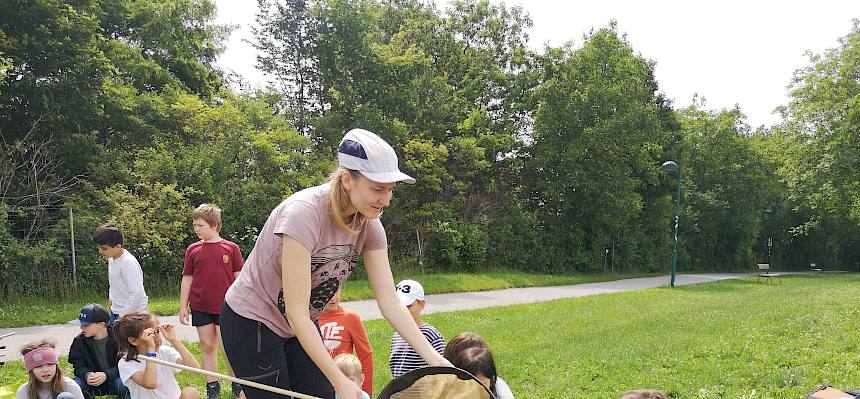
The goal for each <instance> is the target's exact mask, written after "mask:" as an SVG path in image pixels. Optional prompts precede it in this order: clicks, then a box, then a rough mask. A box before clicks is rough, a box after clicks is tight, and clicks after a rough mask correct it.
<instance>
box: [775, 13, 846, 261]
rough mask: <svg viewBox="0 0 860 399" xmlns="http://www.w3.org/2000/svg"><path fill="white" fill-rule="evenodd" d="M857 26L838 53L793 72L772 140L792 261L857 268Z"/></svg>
mask: <svg viewBox="0 0 860 399" xmlns="http://www.w3.org/2000/svg"><path fill="white" fill-rule="evenodd" d="M858 68H860V21H857V20H855V21H854V27H853V28H852V30H851V32H850V33H849V34H848V35H847V36H845V37H844V38H842V39H840V45H839V47H837V48H833V49H830V50H828V51H826V52H824V53H823V54H816V55H811V56H810V65H808V66H806V67H804V68H801V69H799V70H797V71H796V72H795V76H794V79H793V82H792V85H791V87H790V92H789V94H790V96H791V101H790V102H789V104H788V105H787V106H785V107H782V109H781V111H782V114H783V118H784V122H783V123H782V124H781V125H780V126H778V127H777V128H776V129H774V132H773V133H774V134H773V135H772V136H771V137H770V139H771V140H772V141H773V142H774V145H780V144H781V145H782V149H783V151H782V154H784V155H783V157H782V158H783V162H782V167H781V168H780V177H781V179H782V181H783V182H784V184H785V186H786V187H787V188H788V190H787V192H786V196H785V202H787V203H788V204H790V206H792V207H793V212H792V213H791V214H787V215H785V216H786V217H785V219H787V220H785V222H786V223H785V224H787V225H788V227H789V231H790V233H791V237H790V238H791V240H792V241H793V243H797V244H799V246H798V247H796V250H791V249H790V251H791V256H790V257H788V258H791V259H793V260H795V261H800V262H803V263H805V264H808V263H809V262H816V263H817V264H819V265H827V267H834V266H835V265H845V266H850V267H851V268H852V269H855V270H856V269H858V268H860V252H858V246H860V242H858V238H857V237H860V234H858V233H860V178H858V174H857V170H858V167H860V155H858V154H860V138H858V136H857V127H858V126H860V100H858V99H860V83H858V80H857V69H858Z"/></svg>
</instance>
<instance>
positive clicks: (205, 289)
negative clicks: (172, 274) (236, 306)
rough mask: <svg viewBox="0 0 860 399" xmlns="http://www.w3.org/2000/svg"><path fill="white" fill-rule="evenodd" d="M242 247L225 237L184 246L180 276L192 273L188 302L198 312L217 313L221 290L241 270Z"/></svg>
mask: <svg viewBox="0 0 860 399" xmlns="http://www.w3.org/2000/svg"><path fill="white" fill-rule="evenodd" d="M244 264H245V263H244V262H243V261H242V251H240V250H239V246H238V245H236V244H234V243H233V242H231V241H228V240H221V241H218V242H203V241H198V242H195V243H194V244H191V245H189V246H188V249H187V250H185V265H184V266H183V268H182V275H183V276H192V277H194V279H193V280H192V281H191V294H190V296H189V298H188V304H189V305H190V306H191V309H192V310H196V311H198V312H204V313H211V314H221V305H223V304H224V294H226V293H227V289H228V288H230V284H233V281H234V280H235V277H234V276H235V274H234V273H236V272H238V271H240V270H242V266H243V265H244Z"/></svg>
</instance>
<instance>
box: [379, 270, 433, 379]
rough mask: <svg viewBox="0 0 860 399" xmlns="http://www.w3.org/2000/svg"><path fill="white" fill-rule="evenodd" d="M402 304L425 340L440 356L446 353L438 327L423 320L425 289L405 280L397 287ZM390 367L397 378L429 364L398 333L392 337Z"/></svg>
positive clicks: (415, 282)
mask: <svg viewBox="0 0 860 399" xmlns="http://www.w3.org/2000/svg"><path fill="white" fill-rule="evenodd" d="M395 289H396V290H397V297H398V298H400V302H402V303H403V304H404V305H406V309H408V310H409V313H410V314H411V315H412V319H413V320H414V321H415V324H416V325H417V326H418V329H419V330H420V331H421V333H422V334H424V338H427V341H428V342H430V345H431V346H433V349H435V350H436V352H439V354H440V355H441V354H443V352H444V351H445V339H444V338H442V333H440V332H439V330H437V329H436V327H433V326H431V325H430V324H428V323H426V322H424V321H423V320H421V312H422V311H423V310H424V305H425V304H426V302H425V301H424V287H422V286H421V284H420V283H419V282H417V281H415V280H403V281H401V282H400V283H398V284H397V286H396V287H395ZM388 365H389V367H390V368H391V377H393V378H397V377H400V376H401V375H403V374H405V373H407V372H410V371H412V370H415V369H418V368H421V367H427V362H425V361H424V359H422V358H421V356H419V355H418V352H416V351H415V350H414V349H412V346H410V345H409V343H408V342H406V341H405V340H404V339H403V338H402V337H400V334H398V333H397V332H395V333H394V335H393V336H391V355H390V356H389V357H388Z"/></svg>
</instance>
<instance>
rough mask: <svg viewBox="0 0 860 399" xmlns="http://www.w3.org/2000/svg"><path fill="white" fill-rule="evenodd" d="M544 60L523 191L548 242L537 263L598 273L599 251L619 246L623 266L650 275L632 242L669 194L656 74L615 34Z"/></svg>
mask: <svg viewBox="0 0 860 399" xmlns="http://www.w3.org/2000/svg"><path fill="white" fill-rule="evenodd" d="M544 59H545V61H544V62H545V66H544V70H545V74H546V78H545V83H543V85H542V87H540V89H539V92H538V94H537V98H538V101H539V107H538V109H537V112H536V114H535V123H534V131H533V134H532V139H533V143H532V145H531V146H530V147H529V148H528V149H527V153H526V159H525V161H526V173H527V175H528V177H527V180H526V181H525V182H524V185H525V187H528V189H529V193H528V194H529V195H530V198H529V200H530V205H531V207H532V208H533V209H535V210H536V211H537V212H538V215H539V219H540V221H539V223H540V225H539V228H540V229H542V231H543V232H544V234H545V237H547V238H546V240H545V242H546V243H547V247H548V248H545V249H544V251H543V252H544V253H545V254H546V259H543V260H542V261H543V262H546V263H548V264H558V263H559V260H560V259H567V261H566V262H562V263H565V264H566V265H565V266H564V267H565V268H575V269H578V270H593V269H597V268H600V267H602V264H603V262H604V261H603V259H604V257H605V256H606V249H607V248H609V247H610V246H613V243H616V241H619V238H620V237H626V238H625V239H624V242H623V243H622V244H625V245H623V246H622V247H621V248H623V249H625V250H626V252H625V253H623V254H622V256H620V258H622V259H626V260H627V261H628V262H630V263H632V264H636V263H637V262H643V261H650V262H651V264H652V265H653V263H654V262H655V261H656V259H654V258H651V259H647V258H646V259H643V258H642V255H641V254H637V252H639V251H638V249H637V248H636V247H635V245H634V244H635V242H636V240H630V237H636V236H637V234H635V232H636V231H637V230H639V229H643V228H644V226H643V225H642V223H649V221H647V220H642V219H640V216H641V215H642V212H643V210H644V209H648V208H649V207H650V205H649V202H650V201H652V200H661V199H660V198H661V197H664V196H666V194H668V190H666V189H663V190H658V187H657V186H659V185H660V180H661V179H660V177H659V173H660V171H659V162H660V160H661V159H660V158H661V156H662V153H663V148H664V147H663V143H665V142H667V141H669V138H670V137H671V129H672V128H673V126H672V125H671V124H669V123H668V122H669V121H667V120H665V118H663V117H662V115H664V114H666V113H667V111H666V110H665V109H664V108H668V103H667V102H666V101H665V100H663V99H662V97H661V96H660V95H659V94H658V93H657V83H656V81H655V80H654V74H653V65H652V64H651V63H650V62H649V61H647V60H645V59H643V58H641V57H639V56H636V55H635V54H634V53H633V49H632V48H631V47H630V45H629V44H628V43H627V42H626V41H625V40H624V39H623V38H622V37H620V36H619V35H618V33H617V32H616V31H615V27H614V24H613V25H610V27H608V28H603V29H600V30H598V31H596V32H594V33H592V34H591V35H589V36H588V37H587V39H586V42H585V44H584V45H583V47H582V48H581V49H578V50H576V51H572V50H570V49H569V48H568V49H549V50H548V51H547V54H546V55H545V57H544ZM667 188H668V187H667ZM664 190H665V191H664ZM646 193H648V194H647V195H646ZM652 223H653V222H652ZM646 239H647V238H646ZM652 239H654V240H660V242H665V240H663V239H661V238H660V237H659V236H658V237H653V238H652ZM616 244H617V243H616ZM615 246H616V247H617V245H615ZM547 249H549V250H547ZM648 266H649V265H644V266H643V267H648Z"/></svg>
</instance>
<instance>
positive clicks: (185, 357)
mask: <svg viewBox="0 0 860 399" xmlns="http://www.w3.org/2000/svg"><path fill="white" fill-rule="evenodd" d="M159 328H160V329H161V332H162V334H164V339H166V340H167V342H170V345H173V349H176V351H177V352H179V357H180V359H179V362H178V363H179V364H182V365H185V366H188V367H194V368H200V363H197V359H196V358H195V357H194V355H192V354H191V352H190V351H188V348H186V347H185V345H182V341H180V340H178V339H177V338H176V330H174V329H173V324H162V325H161V327H159Z"/></svg>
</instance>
